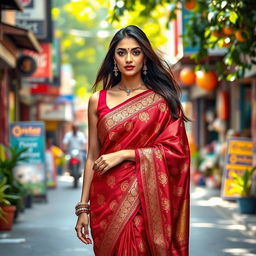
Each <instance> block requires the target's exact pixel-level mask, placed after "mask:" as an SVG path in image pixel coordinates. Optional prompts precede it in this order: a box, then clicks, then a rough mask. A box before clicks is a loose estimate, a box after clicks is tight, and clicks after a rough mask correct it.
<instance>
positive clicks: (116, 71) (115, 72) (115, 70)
mask: <svg viewBox="0 0 256 256" xmlns="http://www.w3.org/2000/svg"><path fill="white" fill-rule="evenodd" d="M113 72H114V74H115V76H118V69H117V65H116V61H115V60H114V69H113Z"/></svg>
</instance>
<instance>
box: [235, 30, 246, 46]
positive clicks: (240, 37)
mask: <svg viewBox="0 0 256 256" xmlns="http://www.w3.org/2000/svg"><path fill="white" fill-rule="evenodd" d="M235 37H236V40H237V41H238V42H240V43H243V42H245V38H244V37H243V35H242V31H241V30H237V31H236V32H235Z"/></svg>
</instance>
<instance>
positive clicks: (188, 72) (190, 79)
mask: <svg viewBox="0 0 256 256" xmlns="http://www.w3.org/2000/svg"><path fill="white" fill-rule="evenodd" d="M180 80H181V82H182V83H183V84H184V85H193V84H194V83H195V81H196V75H195V72H194V70H193V69H191V68H183V69H182V70H181V71H180Z"/></svg>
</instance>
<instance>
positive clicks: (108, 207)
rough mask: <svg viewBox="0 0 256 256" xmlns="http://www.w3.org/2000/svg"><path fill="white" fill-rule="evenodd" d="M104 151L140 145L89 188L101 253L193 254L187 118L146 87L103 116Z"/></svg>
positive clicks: (97, 175) (104, 255) (109, 255)
mask: <svg viewBox="0 0 256 256" xmlns="http://www.w3.org/2000/svg"><path fill="white" fill-rule="evenodd" d="M99 116H100V117H99V121H98V136H99V140H100V143H101V152H100V154H108V153H111V152H116V151H119V150H122V149H135V161H124V162H122V163H121V164H119V165H118V166H115V167H114V168H112V169H110V170H109V171H107V173H105V174H103V175H101V174H100V173H99V172H95V174H94V177H93V181H92V184H91V190H90V204H91V216H90V225H91V230H92V236H93V241H94V252H95V255H96V256H150V255H152V256H188V244H189V173H190V172H189V166H190V153H189V146H188V142H187V137H186V132H185V127H184V123H183V120H182V117H181V116H180V117H179V118H178V119H177V120H174V119H173V118H172V117H171V114H170V110H169V107H168V104H167V102H166V101H165V99H164V98H163V97H161V96H160V95H158V94H156V93H154V92H153V91H151V90H147V91H144V92H142V93H140V94H138V95H135V96H134V97H132V98H129V99H128V100H126V101H125V102H123V103H121V104H119V105H117V106H116V107H114V108H112V109H108V111H106V112H105V114H104V115H99Z"/></svg>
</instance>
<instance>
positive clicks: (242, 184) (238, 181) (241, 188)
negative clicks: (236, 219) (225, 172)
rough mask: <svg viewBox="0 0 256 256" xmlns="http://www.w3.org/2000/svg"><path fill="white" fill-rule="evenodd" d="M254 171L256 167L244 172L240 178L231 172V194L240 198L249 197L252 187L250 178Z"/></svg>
mask: <svg viewBox="0 0 256 256" xmlns="http://www.w3.org/2000/svg"><path fill="white" fill-rule="evenodd" d="M255 170H256V166H255V167H253V168H251V169H250V170H248V169H247V170H245V171H244V173H243V175H242V176H240V175H239V174H238V173H236V172H232V173H231V174H230V176H231V177H232V178H233V182H232V183H231V186H232V189H231V192H232V193H236V194H238V195H240V196H242V197H246V196H250V195H251V187H252V177H253V174H254V172H255Z"/></svg>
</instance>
